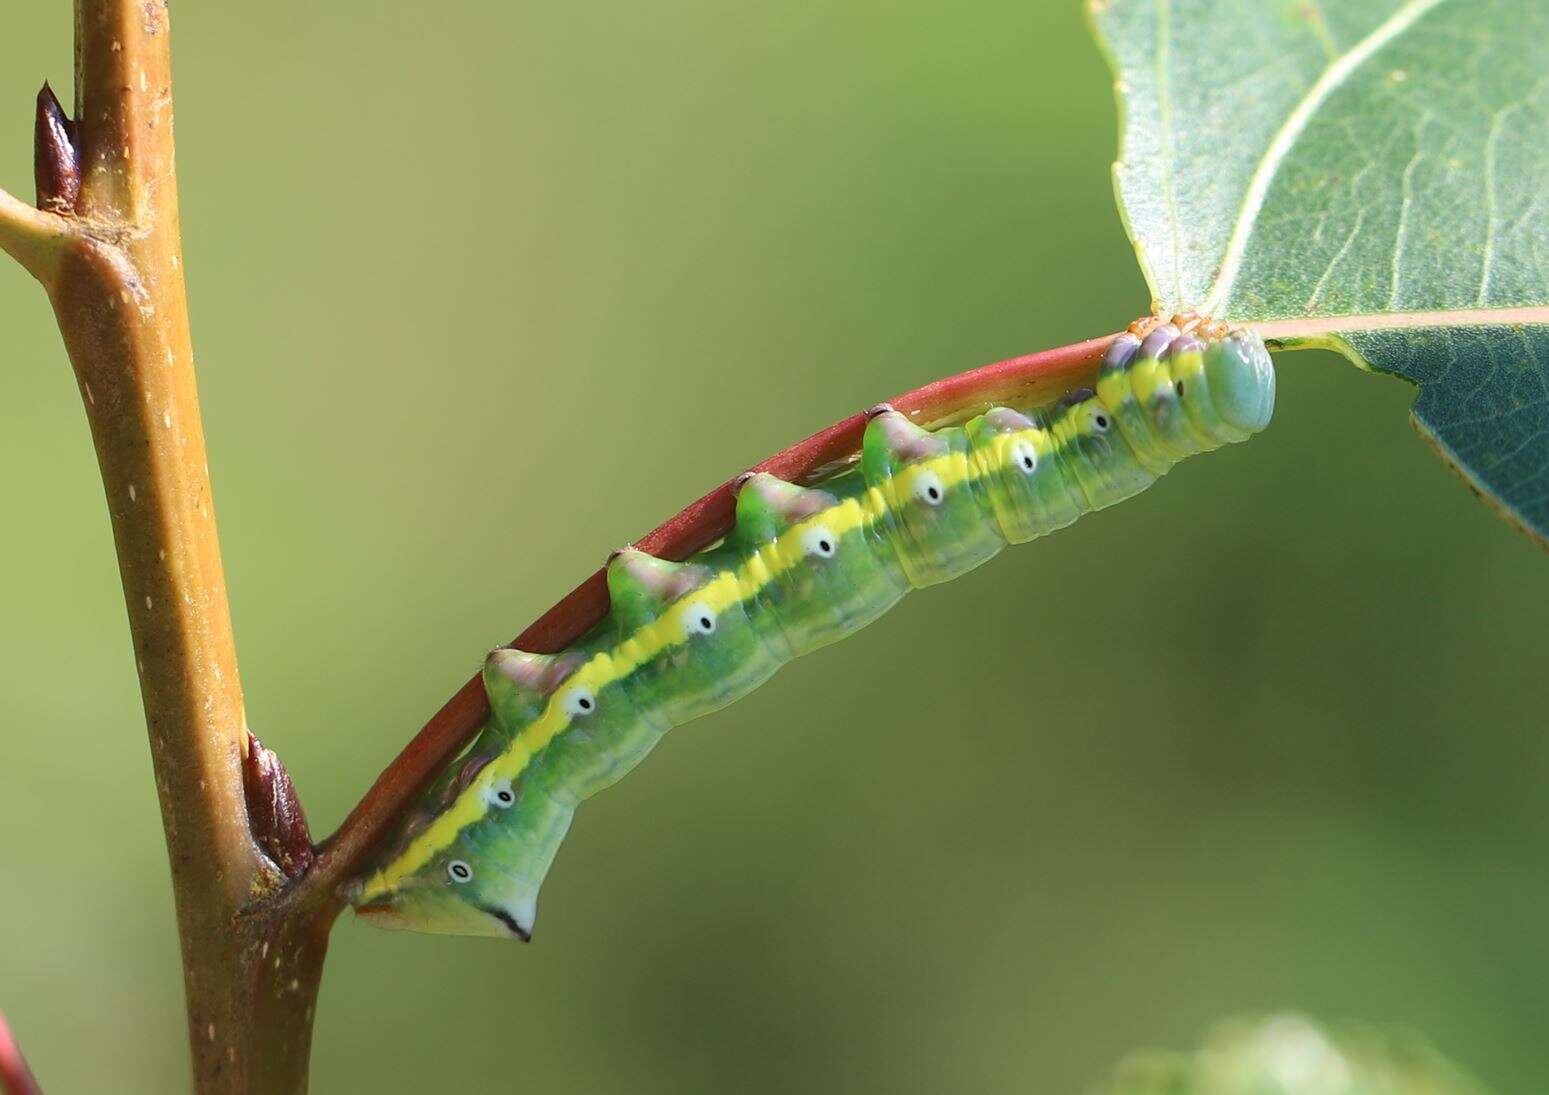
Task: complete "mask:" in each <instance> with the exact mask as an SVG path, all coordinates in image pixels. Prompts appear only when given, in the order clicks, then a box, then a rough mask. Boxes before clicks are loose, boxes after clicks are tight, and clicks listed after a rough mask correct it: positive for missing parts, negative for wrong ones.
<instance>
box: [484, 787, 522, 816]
mask: <svg viewBox="0 0 1549 1095" xmlns="http://www.w3.org/2000/svg"><path fill="white" fill-rule="evenodd" d="M489 801H490V805H492V806H495V807H497V808H498V809H501V810H509V809H510V808H511V807H513V806H515V805H516V792H515V791H513V790H511V784H509V783H505V782H501V783H492V784H490V788H489Z"/></svg>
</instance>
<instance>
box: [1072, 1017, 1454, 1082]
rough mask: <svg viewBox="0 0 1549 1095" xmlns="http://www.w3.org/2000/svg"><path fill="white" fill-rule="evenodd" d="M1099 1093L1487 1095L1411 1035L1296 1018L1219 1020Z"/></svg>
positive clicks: (1134, 1063)
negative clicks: (1184, 1048)
mask: <svg viewBox="0 0 1549 1095" xmlns="http://www.w3.org/2000/svg"><path fill="white" fill-rule="evenodd" d="M1098 1090H1099V1092H1100V1093H1101V1095H1481V1093H1482V1090H1483V1089H1481V1088H1480V1087H1479V1086H1478V1085H1477V1084H1475V1083H1474V1082H1473V1081H1471V1080H1468V1079H1465V1078H1464V1077H1463V1076H1461V1075H1460V1074H1459V1073H1457V1072H1456V1071H1455V1070H1454V1069H1453V1068H1452V1066H1451V1065H1449V1064H1448V1063H1447V1062H1446V1061H1445V1060H1444V1059H1443V1058H1442V1057H1441V1056H1439V1055H1438V1054H1436V1053H1435V1052H1434V1051H1432V1050H1431V1049H1429V1048H1428V1047H1427V1046H1425V1045H1424V1043H1422V1042H1420V1041H1419V1040H1418V1039H1417V1038H1415V1037H1413V1036H1412V1035H1407V1034H1402V1033H1396V1032H1391V1031H1379V1030H1376V1029H1373V1028H1368V1027H1357V1026H1346V1027H1341V1028H1340V1029H1339V1030H1337V1031H1334V1032H1328V1031H1325V1030H1323V1029H1322V1028H1320V1027H1318V1026H1317V1025H1316V1024H1314V1023H1312V1022H1310V1021H1309V1020H1307V1019H1304V1018H1302V1017H1301V1016H1298V1015H1272V1016H1269V1017H1268V1018H1264V1019H1256V1020H1250V1019H1236V1020H1232V1021H1230V1022H1226V1023H1222V1024H1220V1025H1218V1026H1217V1027H1216V1028H1215V1029H1214V1030H1212V1031H1211V1032H1210V1034H1209V1035H1208V1036H1207V1037H1206V1039H1205V1043H1204V1045H1203V1046H1201V1047H1200V1049H1199V1050H1198V1052H1196V1053H1169V1052H1165V1051H1160V1050H1152V1051H1146V1052H1142V1053H1137V1054H1134V1055H1133V1056H1131V1057H1130V1058H1129V1059H1127V1060H1126V1061H1125V1062H1124V1063H1123V1064H1122V1065H1120V1066H1119V1068H1118V1070H1117V1072H1116V1073H1115V1076H1114V1078H1113V1080H1112V1081H1111V1082H1110V1083H1109V1084H1108V1085H1107V1086H1105V1087H1102V1088H1100V1089H1098Z"/></svg>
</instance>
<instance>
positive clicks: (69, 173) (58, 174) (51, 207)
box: [32, 83, 81, 213]
mask: <svg viewBox="0 0 1549 1095" xmlns="http://www.w3.org/2000/svg"><path fill="white" fill-rule="evenodd" d="M32 176H33V180H34V181H35V182H36V183H37V187H38V208H39V209H46V210H48V211H49V212H51V213H68V212H70V211H71V210H73V209H74V208H75V201H76V199H77V198H78V197H80V195H81V155H80V152H79V150H78V149H77V148H76V143H75V123H74V122H72V121H71V120H70V118H69V116H68V115H66V114H65V108H64V107H62V106H60V105H59V99H58V98H57V97H55V95H54V89H53V88H51V87H49V86H48V84H47V83H45V84H44V85H43V90H42V91H40V92H38V113H37V118H36V120H35V125H34V129H33V136H32Z"/></svg>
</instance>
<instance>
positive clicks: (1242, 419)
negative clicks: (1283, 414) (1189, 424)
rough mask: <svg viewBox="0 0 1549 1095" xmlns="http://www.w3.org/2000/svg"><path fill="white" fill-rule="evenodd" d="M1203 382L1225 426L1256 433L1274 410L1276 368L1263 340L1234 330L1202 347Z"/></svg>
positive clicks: (1267, 421)
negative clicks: (1203, 353)
mask: <svg viewBox="0 0 1549 1095" xmlns="http://www.w3.org/2000/svg"><path fill="white" fill-rule="evenodd" d="M1205 381H1206V383H1207V384H1209V386H1210V400H1211V402H1212V403H1214V404H1215V409H1216V413H1217V414H1219V415H1220V416H1221V417H1222V418H1223V419H1224V420H1225V421H1226V422H1227V424H1228V425H1231V426H1233V427H1235V428H1237V429H1239V430H1242V431H1244V432H1245V433H1258V432H1259V431H1260V430H1262V429H1263V428H1264V427H1265V426H1267V425H1269V417H1270V415H1271V414H1273V413H1274V410H1275V368H1274V365H1273V364H1272V363H1271V362H1270V359H1269V350H1267V349H1266V348H1265V346H1264V340H1263V339H1262V338H1260V337H1259V336H1258V335H1256V334H1254V333H1253V332H1252V331H1248V330H1236V331H1233V332H1231V333H1230V334H1229V335H1227V336H1226V337H1225V338H1220V339H1215V340H1214V341H1212V342H1210V343H1208V344H1207V345H1206V347H1205Z"/></svg>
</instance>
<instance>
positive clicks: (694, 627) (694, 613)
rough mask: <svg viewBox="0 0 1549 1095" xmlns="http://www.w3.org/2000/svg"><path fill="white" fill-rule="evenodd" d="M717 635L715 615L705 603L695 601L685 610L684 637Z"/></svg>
mask: <svg viewBox="0 0 1549 1095" xmlns="http://www.w3.org/2000/svg"><path fill="white" fill-rule="evenodd" d="M714 634H715V613H714V612H712V611H711V610H710V606H709V605H707V604H705V603H704V602H703V601H695V602H694V603H693V604H691V605H689V606H688V608H686V609H684V610H683V637H684V638H686V639H692V638H693V637H694V636H695V635H714Z"/></svg>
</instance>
